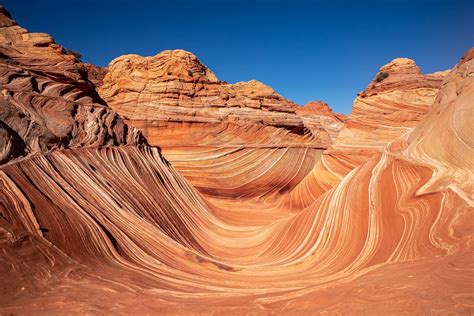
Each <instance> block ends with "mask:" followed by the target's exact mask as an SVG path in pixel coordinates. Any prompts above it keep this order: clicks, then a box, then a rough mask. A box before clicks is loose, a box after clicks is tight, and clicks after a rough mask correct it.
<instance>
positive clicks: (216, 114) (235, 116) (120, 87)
mask: <svg viewBox="0 0 474 316" xmlns="http://www.w3.org/2000/svg"><path fill="white" fill-rule="evenodd" d="M99 93H100V95H101V97H102V98H103V99H104V100H106V101H107V103H108V104H109V105H110V106H111V107H112V108H113V109H115V110H116V111H117V112H118V113H120V114H121V115H123V116H124V117H125V118H127V120H128V121H129V122H130V124H131V125H133V126H135V127H137V128H139V129H140V130H142V131H143V132H144V134H145V136H146V137H147V139H148V141H149V142H150V143H151V144H153V145H159V146H161V147H167V146H168V145H170V146H171V145H174V144H177V143H179V144H180V145H183V146H184V145H191V146H195V145H199V146H202V145H222V144H226V145H232V144H235V145H248V144H259V143H263V144H266V145H270V144H272V145H275V144H278V145H284V144H287V145H290V144H307V145H309V144H310V145H313V146H320V147H327V145H328V143H329V142H330V137H329V136H328V134H329V133H328V131H326V130H325V129H324V125H321V130H320V131H319V132H318V134H317V135H312V134H311V131H310V130H309V129H308V128H307V127H306V126H305V125H304V122H303V120H302V118H301V117H299V116H298V115H296V113H295V112H296V110H295V105H294V104H293V103H292V102H290V101H288V100H286V99H284V98H283V97H281V96H280V95H278V94H277V93H276V92H275V91H274V90H273V89H272V88H270V87H268V86H266V85H264V84H262V83H260V82H258V81H255V80H252V81H249V82H239V83H236V84H228V83H226V82H223V81H220V80H218V79H217V77H216V76H215V75H214V73H213V72H212V71H211V70H210V69H209V68H207V67H206V66H204V65H203V64H202V63H201V62H200V61H199V60H198V59H197V58H196V56H194V55H193V54H191V53H189V52H186V51H183V50H174V51H164V52H161V53H160V54H158V55H156V56H153V57H141V56H138V55H125V56H121V57H118V58H116V59H115V60H113V61H112V62H111V63H110V65H109V67H108V72H107V75H106V76H105V78H104V80H103V85H102V86H101V87H100V88H99ZM326 121H328V122H329V127H328V129H329V130H330V132H331V133H333V131H334V126H333V125H334V122H333V120H332V119H329V118H328V119H327V120H326ZM338 126H339V127H342V125H338ZM222 130H227V131H228V134H227V135H225V136H221V135H223V133H222ZM160 135H168V137H160ZM222 138H224V139H222Z"/></svg>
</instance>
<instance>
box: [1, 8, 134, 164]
mask: <svg viewBox="0 0 474 316" xmlns="http://www.w3.org/2000/svg"><path fill="white" fill-rule="evenodd" d="M0 90H1V95H0V163H5V162H7V161H9V160H11V159H14V158H18V157H21V156H25V155H27V154H30V153H35V152H47V151H50V150H53V149H57V148H73V147H83V146H106V145H120V144H137V143H140V142H141V141H142V140H141V139H140V133H139V132H138V131H137V130H135V129H133V128H132V129H129V128H128V126H127V125H126V124H124V122H123V120H122V119H121V118H120V117H119V116H118V115H117V114H116V113H115V112H114V111H112V110H111V109H110V108H109V107H107V106H106V104H105V103H104V102H103V100H102V99H101V98H100V97H99V95H98V94H97V92H96V91H95V89H94V85H93V84H92V83H91V82H90V81H88V80H87V72H86V70H85V69H84V68H83V67H82V64H81V63H79V61H78V60H77V58H76V57H75V56H74V55H72V54H68V52H67V51H66V50H65V49H64V48H63V47H62V46H60V45H58V44H56V43H55V42H54V41H53V40H52V38H51V37H50V36H49V35H47V34H43V33H29V32H27V31H26V30H25V29H23V28H21V27H20V26H18V25H17V24H16V23H15V22H14V21H13V20H12V19H11V18H10V15H9V13H8V12H7V11H6V10H5V9H4V8H2V9H0Z"/></svg>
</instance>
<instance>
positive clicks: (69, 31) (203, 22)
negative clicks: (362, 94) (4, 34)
mask: <svg viewBox="0 0 474 316" xmlns="http://www.w3.org/2000/svg"><path fill="white" fill-rule="evenodd" d="M2 3H3V4H4V5H5V6H6V7H7V8H8V10H9V11H10V13H11V14H12V15H13V18H14V19H15V20H16V21H17V22H18V23H19V24H21V25H22V26H23V27H25V28H27V29H28V30H29V31H34V32H46V33H49V34H51V35H52V36H53V38H54V39H55V40H56V42H58V43H60V44H62V45H63V46H65V47H67V48H69V49H73V50H77V51H79V52H81V53H82V54H83V56H84V57H83V60H84V61H87V62H90V63H94V64H97V65H100V66H105V65H107V64H108V63H109V62H110V61H111V60H112V59H113V58H115V57H117V56H120V55H123V54H128V53H134V54H139V55H143V56H150V55H155V54H157V53H158V52H160V51H162V50H165V49H177V48H181V49H185V50H188V51H191V52H193V53H194V54H196V55H197V56H198V58H199V59H200V60H201V61H202V62H203V63H204V64H205V65H207V66H208V67H209V68H211V69H212V70H213V71H214V73H215V74H216V75H217V77H218V78H219V79H221V80H225V81H227V82H230V83H234V82H238V81H247V80H251V79H256V80H259V81H262V82H263V83H265V84H267V85H269V86H271V87H272V88H274V89H275V90H276V91H277V92H278V93H280V94H281V95H283V96H284V97H286V98H288V99H290V100H292V101H294V102H296V103H298V104H304V103H306V102H307V101H310V100H318V99H320V100H324V101H326V102H327V103H329V105H330V106H331V107H332V108H333V109H335V110H336V111H338V112H342V113H349V112H350V111H351V108H352V102H353V100H354V98H355V96H356V94H357V92H359V91H362V90H363V89H364V88H365V86H366V85H367V84H368V83H369V82H370V80H371V79H372V78H373V76H374V75H375V73H376V72H377V70H378V68H379V67H381V66H382V65H384V64H386V63H387V62H389V61H390V60H392V59H393V58H396V57H408V58H412V59H414V60H415V61H416V62H417V64H418V65H419V66H420V68H421V70H422V71H423V72H424V73H429V72H434V71H438V70H445V69H448V68H450V67H452V66H453V65H454V64H456V63H457V61H458V60H459V58H460V57H461V56H462V54H463V53H464V52H465V51H466V50H467V49H469V48H470V47H472V46H474V22H473V16H474V1H461V0H459V1H457V0H445V1H442V0H424V1H416V0H411V1H394V0H393V1H383V0H382V1H380V0H379V1H338V0H335V1H329V0H328V1H297V0H293V1H269V0H261V1H233V0H220V1H218V0H201V1H182V0H176V1H172V0H170V1H138V0H136V1H120V0H116V1H92V0H89V1H87V0H85V1H84V0H83V1H65V0H62V1H51V0H41V1H34V0H30V1H22V0H7V1H2Z"/></svg>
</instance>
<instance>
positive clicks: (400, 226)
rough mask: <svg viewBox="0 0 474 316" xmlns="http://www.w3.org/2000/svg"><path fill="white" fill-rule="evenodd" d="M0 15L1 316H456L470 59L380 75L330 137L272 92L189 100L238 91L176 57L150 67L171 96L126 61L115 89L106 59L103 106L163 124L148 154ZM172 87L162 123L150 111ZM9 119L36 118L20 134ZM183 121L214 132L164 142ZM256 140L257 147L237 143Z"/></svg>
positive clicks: (468, 266)
mask: <svg viewBox="0 0 474 316" xmlns="http://www.w3.org/2000/svg"><path fill="white" fill-rule="evenodd" d="M1 10H2V11H1V12H2V15H0V17H1V19H0V21H1V23H2V28H1V29H0V36H3V38H8V39H9V41H11V43H10V44H8V42H4V41H2V42H1V43H2V44H1V46H0V48H1V52H2V59H1V63H0V69H3V70H2V71H3V72H2V76H1V77H0V78H1V80H2V89H3V91H6V92H5V93H4V96H3V97H2V98H3V103H0V110H1V111H2V112H1V113H7V114H8V113H13V114H8V115H5V114H2V115H3V116H2V117H1V118H2V129H0V131H2V132H1V133H3V134H1V135H7V136H2V137H6V138H5V139H8V144H7V142H5V141H4V140H3V139H1V140H2V142H1V143H0V145H1V146H0V147H1V148H2V150H3V152H4V153H5V152H8V153H9V154H7V155H5V154H4V155H3V156H4V157H7V159H5V158H4V162H5V161H6V162H7V163H3V164H2V165H0V278H1V279H2V282H0V313H5V314H17V313H18V314H28V313H48V314H51V313H72V314H78V313H80V314H84V313H101V314H102V313H104V314H105V313H113V314H143V313H149V314H157V313H159V314H211V313H218V314H233V313H238V314H252V313H275V314H318V313H324V314H326V313H328V314H339V313H340V314H349V313H361V314H364V313H373V314H387V313H395V314H407V313H412V314H439V313H457V314H470V313H472V311H473V308H472V304H471V303H472V302H471V298H472V276H473V273H474V271H473V268H472V267H473V256H472V255H473V248H472V245H473V240H474V231H473V227H472V220H473V218H472V215H473V213H474V212H473V211H474V201H473V198H474V197H473V194H472V191H473V182H474V180H473V168H472V166H473V165H474V161H473V157H474V143H473V141H472V135H473V134H474V127H473V125H472V124H471V122H472V120H473V118H474V111H473V103H472V100H473V98H474V77H473V76H472V73H473V72H474V49H471V50H470V51H469V52H468V53H467V54H466V55H465V56H464V57H463V59H462V60H461V61H460V63H459V64H458V65H457V66H456V67H454V68H453V70H452V71H450V72H449V73H446V74H435V75H428V76H424V75H422V74H420V73H419V71H418V69H417V67H416V66H415V65H414V63H413V62H411V61H409V60H405V59H403V60H395V61H394V62H392V63H390V64H389V65H387V66H385V67H383V68H382V70H381V72H382V73H384V72H387V73H388V76H387V75H377V77H376V79H375V80H374V82H373V83H371V84H370V85H369V87H368V89H367V90H366V91H365V93H364V94H361V95H359V96H358V97H357V99H356V101H355V103H354V110H353V112H352V113H351V115H350V116H349V117H348V118H347V122H349V123H348V124H347V125H346V126H345V128H344V130H343V132H342V133H341V134H339V135H337V131H336V130H337V128H339V127H337V126H339V125H338V124H344V122H345V121H346V120H345V119H344V118H343V117H340V116H338V115H336V114H333V113H331V111H330V110H328V109H327V108H326V106H325V105H324V104H322V103H316V104H310V105H308V106H306V107H305V108H296V109H295V107H294V106H293V105H291V104H290V103H286V102H288V101H285V100H284V99H283V98H281V97H279V96H276V97H274V98H273V97H271V98H270V99H271V100H273V101H275V100H279V101H278V102H281V104H280V105H278V106H277V105H275V109H270V108H268V107H266V106H263V103H264V102H267V101H264V99H265V98H264V97H262V98H257V99H255V100H257V101H258V102H262V103H261V105H260V106H261V107H260V108H253V106H254V104H253V103H252V104H251V105H250V106H248V107H247V106H246V103H245V102H247V101H249V102H250V101H251V100H252V98H251V97H250V96H249V97H248V98H247V95H248V93H247V92H239V93H237V94H235V98H238V99H240V100H244V101H239V102H244V103H242V104H240V105H239V106H238V107H237V106H236V107H234V106H230V105H223V106H218V107H216V106H211V105H203V104H202V103H201V102H202V99H199V98H201V96H200V97H197V96H195V95H194V94H193V97H189V91H190V90H189V86H193V85H195V86H197V85H199V80H202V81H205V82H206V83H205V84H203V86H206V88H203V89H210V90H212V91H214V92H215V91H218V94H217V95H220V93H221V92H222V91H224V90H226V89H227V90H232V89H236V88H235V86H234V85H228V84H225V83H222V82H220V81H218V80H217V79H216V78H215V76H214V75H213V74H212V73H211V72H210V71H209V70H208V69H206V68H205V67H204V66H199V65H200V63H198V62H197V60H195V59H194V58H193V57H192V55H190V54H188V53H184V52H178V53H177V54H178V55H180V56H185V61H184V62H183V61H182V60H181V61H179V62H178V63H175V62H171V63H170V64H168V62H170V61H169V60H168V58H169V56H168V55H171V54H174V52H173V53H171V52H167V53H164V55H163V56H165V57H166V56H167V57H166V58H165V60H161V59H160V58H161V57H160V58H158V60H161V61H160V63H158V64H156V65H155V66H156V67H155V66H153V67H154V68H153V69H155V68H156V69H161V68H163V67H164V66H163V65H168V66H166V67H165V68H163V69H166V71H165V72H163V73H164V74H165V75H164V76H165V77H167V76H176V77H177V78H178V77H179V78H180V79H176V80H175V79H173V80H170V81H169V83H166V82H167V81H166V80H165V81H163V80H162V79H156V78H155V79H153V80H151V79H150V81H147V79H146V78H147V77H149V76H150V75H151V74H148V73H147V72H146V71H144V69H147V68H146V67H145V66H143V67H144V68H143V67H138V66H137V68H135V67H136V65H135V64H133V63H132V64H130V65H129V66H128V67H131V68H130V69H128V70H127V71H126V72H125V73H124V74H123V77H122V79H120V76H122V75H120V76H119V75H117V74H116V75H117V77H116V78H115V77H113V76H114V72H115V71H116V70H114V63H112V65H111V69H110V72H109V73H108V74H107V75H106V77H105V78H104V83H103V85H102V87H101V95H102V96H104V98H105V99H106V101H108V102H111V106H112V107H113V108H115V109H117V111H118V112H120V113H122V114H124V115H128V117H127V121H128V122H130V123H131V124H133V125H134V126H137V125H138V124H139V121H140V119H142V118H143V124H144V126H150V128H155V127H156V126H155V125H156V124H155V122H159V124H162V125H160V126H163V128H160V129H159V131H160V133H159V134H158V133H156V134H154V133H149V134H148V135H149V136H151V139H152V140H151V142H153V143H155V144H158V145H159V144H160V143H163V144H165V145H164V146H163V153H164V155H162V154H161V151H160V149H159V148H157V147H153V146H149V145H147V144H146V143H144V141H140V137H139V135H140V134H139V133H138V132H137V131H134V130H133V128H129V129H128V131H127V127H126V126H127V125H125V124H124V123H123V121H122V119H121V117H120V116H119V115H118V114H115V113H114V112H113V111H112V110H111V109H110V108H109V107H108V106H107V104H106V103H104V102H103V101H101V98H100V97H99V96H98V95H97V94H96V93H95V90H94V84H93V83H91V82H90V81H89V80H86V79H85V78H86V75H85V74H82V73H81V72H80V71H79V70H78V69H81V67H82V66H81V64H80V63H79V61H77V60H76V59H75V57H74V56H72V55H68V54H64V53H63V52H62V49H61V48H60V46H57V44H54V42H52V40H51V39H50V38H49V37H47V36H43V35H41V36H39V37H40V38H43V40H39V39H38V36H37V35H34V34H31V33H26V31H25V30H23V29H21V28H20V27H18V26H16V25H15V24H14V22H13V21H12V20H11V19H10V18H9V15H8V13H7V12H5V10H4V9H1ZM18 34H20V35H18ZM25 41H26V42H25ZM4 43H6V44H4ZM31 43H42V44H41V45H39V46H35V45H33V44H31ZM30 44H31V45H30ZM15 52H21V53H15ZM167 54H168V55H167ZM158 56H160V55H158ZM163 56H162V57H163ZM186 56H187V57H186ZM33 57H34V58H33ZM188 57H189V58H188ZM127 58H130V57H123V58H119V59H118V60H119V61H120V60H122V59H123V60H126V59H127ZM133 58H135V57H133ZM133 58H132V59H133ZM50 59H51V60H54V61H51V60H50ZM155 59H156V58H152V59H143V58H137V60H135V61H134V62H138V61H141V62H143V63H145V64H146V63H150V64H153V63H154V62H156V60H155ZM172 59H174V57H173V58H172ZM160 65H161V66H160ZM189 65H193V66H192V67H191V69H192V70H193V71H194V72H193V75H195V76H196V78H194V77H193V78H194V79H192V78H191V77H192V76H191V74H188V70H189V67H190V66H189ZM124 67H125V66H124ZM160 67H161V68H160ZM124 69H127V68H126V67H125V68H123V69H122V70H123V71H124ZM122 70H121V71H122ZM93 71H95V70H93ZM99 72H100V70H99ZM127 73H128V74H127ZM168 73H171V75H168ZM156 74H157V72H154V75H156ZM188 75H189V76H188ZM187 76H188V77H187ZM442 77H444V79H443V78H442ZM112 78H115V79H114V81H117V82H114V83H112V82H111V79H112ZM160 78H161V77H160ZM199 78H200V79H199ZM193 80H196V81H193ZM35 83H36V84H35ZM201 83H202V82H201ZM168 84H169V87H172V88H169V89H168V88H164V90H163V89H162V88H163V86H167V85H168ZM96 85H100V80H98V81H96ZM245 85H247V86H248V84H244V86H245ZM250 85H254V84H250ZM237 86H239V85H237ZM257 86H258V84H257ZM137 87H139V88H137ZM232 87H234V88H232ZM260 88H261V89H262V90H265V91H266V92H262V91H260V92H258V93H259V94H260V95H273V93H274V92H271V91H272V90H271V91H270V90H268V89H269V88H268V89H267V88H264V87H260ZM213 89H215V90H213ZM227 90H226V91H227ZM244 90H245V89H244ZM104 91H106V92H107V91H108V92H112V91H115V92H113V93H111V94H107V93H106V92H104ZM143 91H146V93H144V92H143ZM200 91H201V90H200ZM214 92H213V93H214ZM181 93H182V94H183V97H182V100H183V101H182V102H183V103H182V104H181V103H179V104H180V105H177V104H174V103H173V105H168V106H169V108H171V110H172V112H173V113H175V114H178V116H177V119H178V121H177V122H170V121H169V120H168V119H167V117H165V116H162V115H163V112H162V111H163V108H162V103H161V102H164V100H168V101H166V102H181V101H180V100H181V97H180V95H181ZM196 93H197V92H196ZM201 93H204V92H201ZM206 93H207V92H206ZM204 94H205V93H204ZM175 95H178V97H177V98H176V96H175ZM188 97H189V98H188ZM279 98H281V99H279ZM198 100H201V101H198ZM252 102H253V101H252ZM69 104H72V105H73V106H74V107H75V108H76V110H73V114H74V113H75V114H74V115H71V113H70V110H69V108H68V107H67V106H68V105H69ZM184 104H186V105H187V106H184ZM183 108H184V109H191V110H193V111H195V113H196V117H195V118H193V116H192V115H188V114H189V112H186V111H183ZM287 108H288V111H287ZM5 109H6V110H5ZM50 109H52V110H50ZM134 109H135V110H134ZM221 109H225V111H230V110H236V111H237V112H235V113H236V114H235V115H236V116H239V115H240V114H239V113H242V115H245V114H244V113H247V112H245V111H243V112H239V111H241V110H242V109H243V110H246V109H250V110H252V111H259V113H266V112H268V113H269V114H268V115H269V116H266V117H265V120H267V119H268V118H269V117H270V116H272V115H276V116H280V115H281V116H282V117H285V116H288V117H290V118H291V120H299V123H298V124H301V125H297V126H298V127H300V126H303V128H304V130H305V132H304V133H302V134H301V133H298V132H296V131H295V130H292V129H291V128H289V126H293V125H291V124H290V125H289V123H288V122H289V121H291V120H290V119H287V120H285V121H282V123H284V126H283V127H282V126H280V125H272V124H270V123H268V124H267V123H264V122H263V121H254V120H253V118H250V119H247V118H245V120H246V123H245V124H243V125H241V124H240V122H239V120H233V121H227V120H228V118H226V117H225V116H224V117H223V118H222V121H219V120H221V118H220V115H221V114H222V112H221ZM238 109H240V110H238ZM278 109H280V110H281V109H284V110H283V111H280V110H278ZM14 111H16V112H14ZM22 111H23V112H22ZM121 111H123V112H121ZM225 111H224V112H225ZM364 111H365V112H366V113H367V115H366V116H365V115H364V114H363V113H364ZM206 112H208V113H209V115H210V120H211V121H212V120H216V121H212V122H209V121H202V120H203V118H204V114H203V113H206ZM214 112H215V113H214ZM298 112H300V113H298ZM15 113H25V116H24V117H20V118H18V120H19V121H16V120H14V119H12V118H16V117H17V116H19V114H15ZM85 113H88V114H87V115H86V114H85ZM127 113H128V114H127ZM226 113H227V112H226ZM15 115H16V116H15ZM89 115H90V116H89ZM265 115H266V114H262V116H265ZM25 117H31V118H30V120H31V121H33V120H34V122H36V123H30V127H29V128H25V129H24V130H23V129H22V128H20V127H19V126H22V125H21V124H19V123H18V122H23V121H21V119H25ZM110 117H114V119H113V120H109V118H110ZM148 117H152V118H153V119H150V120H149V119H148ZM4 118H6V119H4ZM323 118H328V121H324V120H323ZM185 119H186V120H187V119H189V121H184V120H185ZM318 120H319V122H318ZM270 121H271V120H270ZM12 122H13V123H15V124H13V123H12ZM119 122H121V123H119ZM235 122H239V123H235ZM308 122H309V123H308ZM328 122H331V123H330V124H333V125H335V126H332V127H331V128H333V129H334V131H332V130H331V129H330V128H328V127H327V126H329V125H327V124H326V123H328ZM211 123H212V124H227V130H226V129H223V130H220V131H219V132H218V130H217V129H211V128H209V126H211V125H206V124H211ZM153 124H155V125H153ZM170 124H174V125H170ZM201 124H202V125H201ZM311 124H313V125H311ZM328 124H329V123H328ZM37 125H39V127H38V128H37V129H34V127H35V126H37ZM70 126H72V128H71V130H70V131H69V132H68V133H67V134H66V138H61V137H59V136H61V135H63V134H62V133H63V132H64V131H68V128H69V127H70ZM119 127H120V128H119ZM199 128H202V129H205V128H209V130H212V132H215V133H216V134H215V135H214V138H213V137H212V135H211V134H209V131H203V132H200V133H201V134H200V135H206V134H207V136H208V137H209V138H208V139H207V140H205V139H204V140H203V142H202V143H199V142H197V140H196V143H195V144H194V145H193V144H190V143H186V144H179V143H177V141H178V140H182V141H186V139H185V138H184V136H185V135H189V134H190V133H191V132H186V130H187V129H189V130H191V131H192V132H198V131H199ZM262 129H263V130H264V131H265V133H267V132H268V133H269V131H272V132H274V134H271V133H269V134H268V139H257V140H256V139H252V138H251V137H250V136H251V134H252V133H254V134H255V135H257V136H258V137H260V136H261V135H263V133H262ZM32 130H33V131H34V133H33V132H32ZM175 130H179V135H183V137H181V138H177V137H176V135H178V134H177V132H176V131H175ZM283 130H286V131H287V132H286V134H285V133H284V132H283ZM25 131H26V132H25ZM367 131H372V133H368V132H367ZM7 133H11V134H7ZM318 133H321V134H323V133H326V134H325V135H326V136H327V138H323V137H319V138H318ZM290 134H291V136H289V135H290ZM49 135H53V136H49ZM58 135H59V136H58ZM239 135H241V136H240V137H241V138H240V139H238V140H235V139H234V138H235V137H239ZM272 135H274V136H275V137H277V136H278V137H279V139H280V140H281V139H285V140H286V141H288V143H282V144H277V143H276V142H275V140H274V139H272ZM54 137H56V138H54ZM245 137H248V138H245ZM254 137H256V136H254ZM350 137H352V138H353V139H354V144H352V143H351V142H350ZM170 139H171V140H170ZM289 141H292V142H291V143H290V142H289ZM324 141H325V142H324ZM172 142H175V147H173V146H172ZM18 144H20V146H18ZM22 144H23V145H22ZM32 144H37V147H35V146H33V145H32ZM323 144H324V146H325V147H329V148H328V149H327V150H325V149H324V148H319V147H318V146H320V145H323ZM197 145H199V146H197ZM48 146H49V147H48ZM226 146H227V147H226ZM252 146H253V147H252ZM321 147H323V146H321ZM18 148H20V149H18ZM21 148H23V149H21ZM51 149H54V150H51ZM18 152H19V155H25V154H26V155H27V156H26V157H24V158H22V159H15V158H16V157H17V156H16V153H18ZM33 152H35V154H29V153H33ZM12 153H13V154H12ZM28 154H29V155H28ZM164 156H166V157H170V158H172V159H170V160H171V163H169V162H168V160H167V159H165V158H164Z"/></svg>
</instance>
